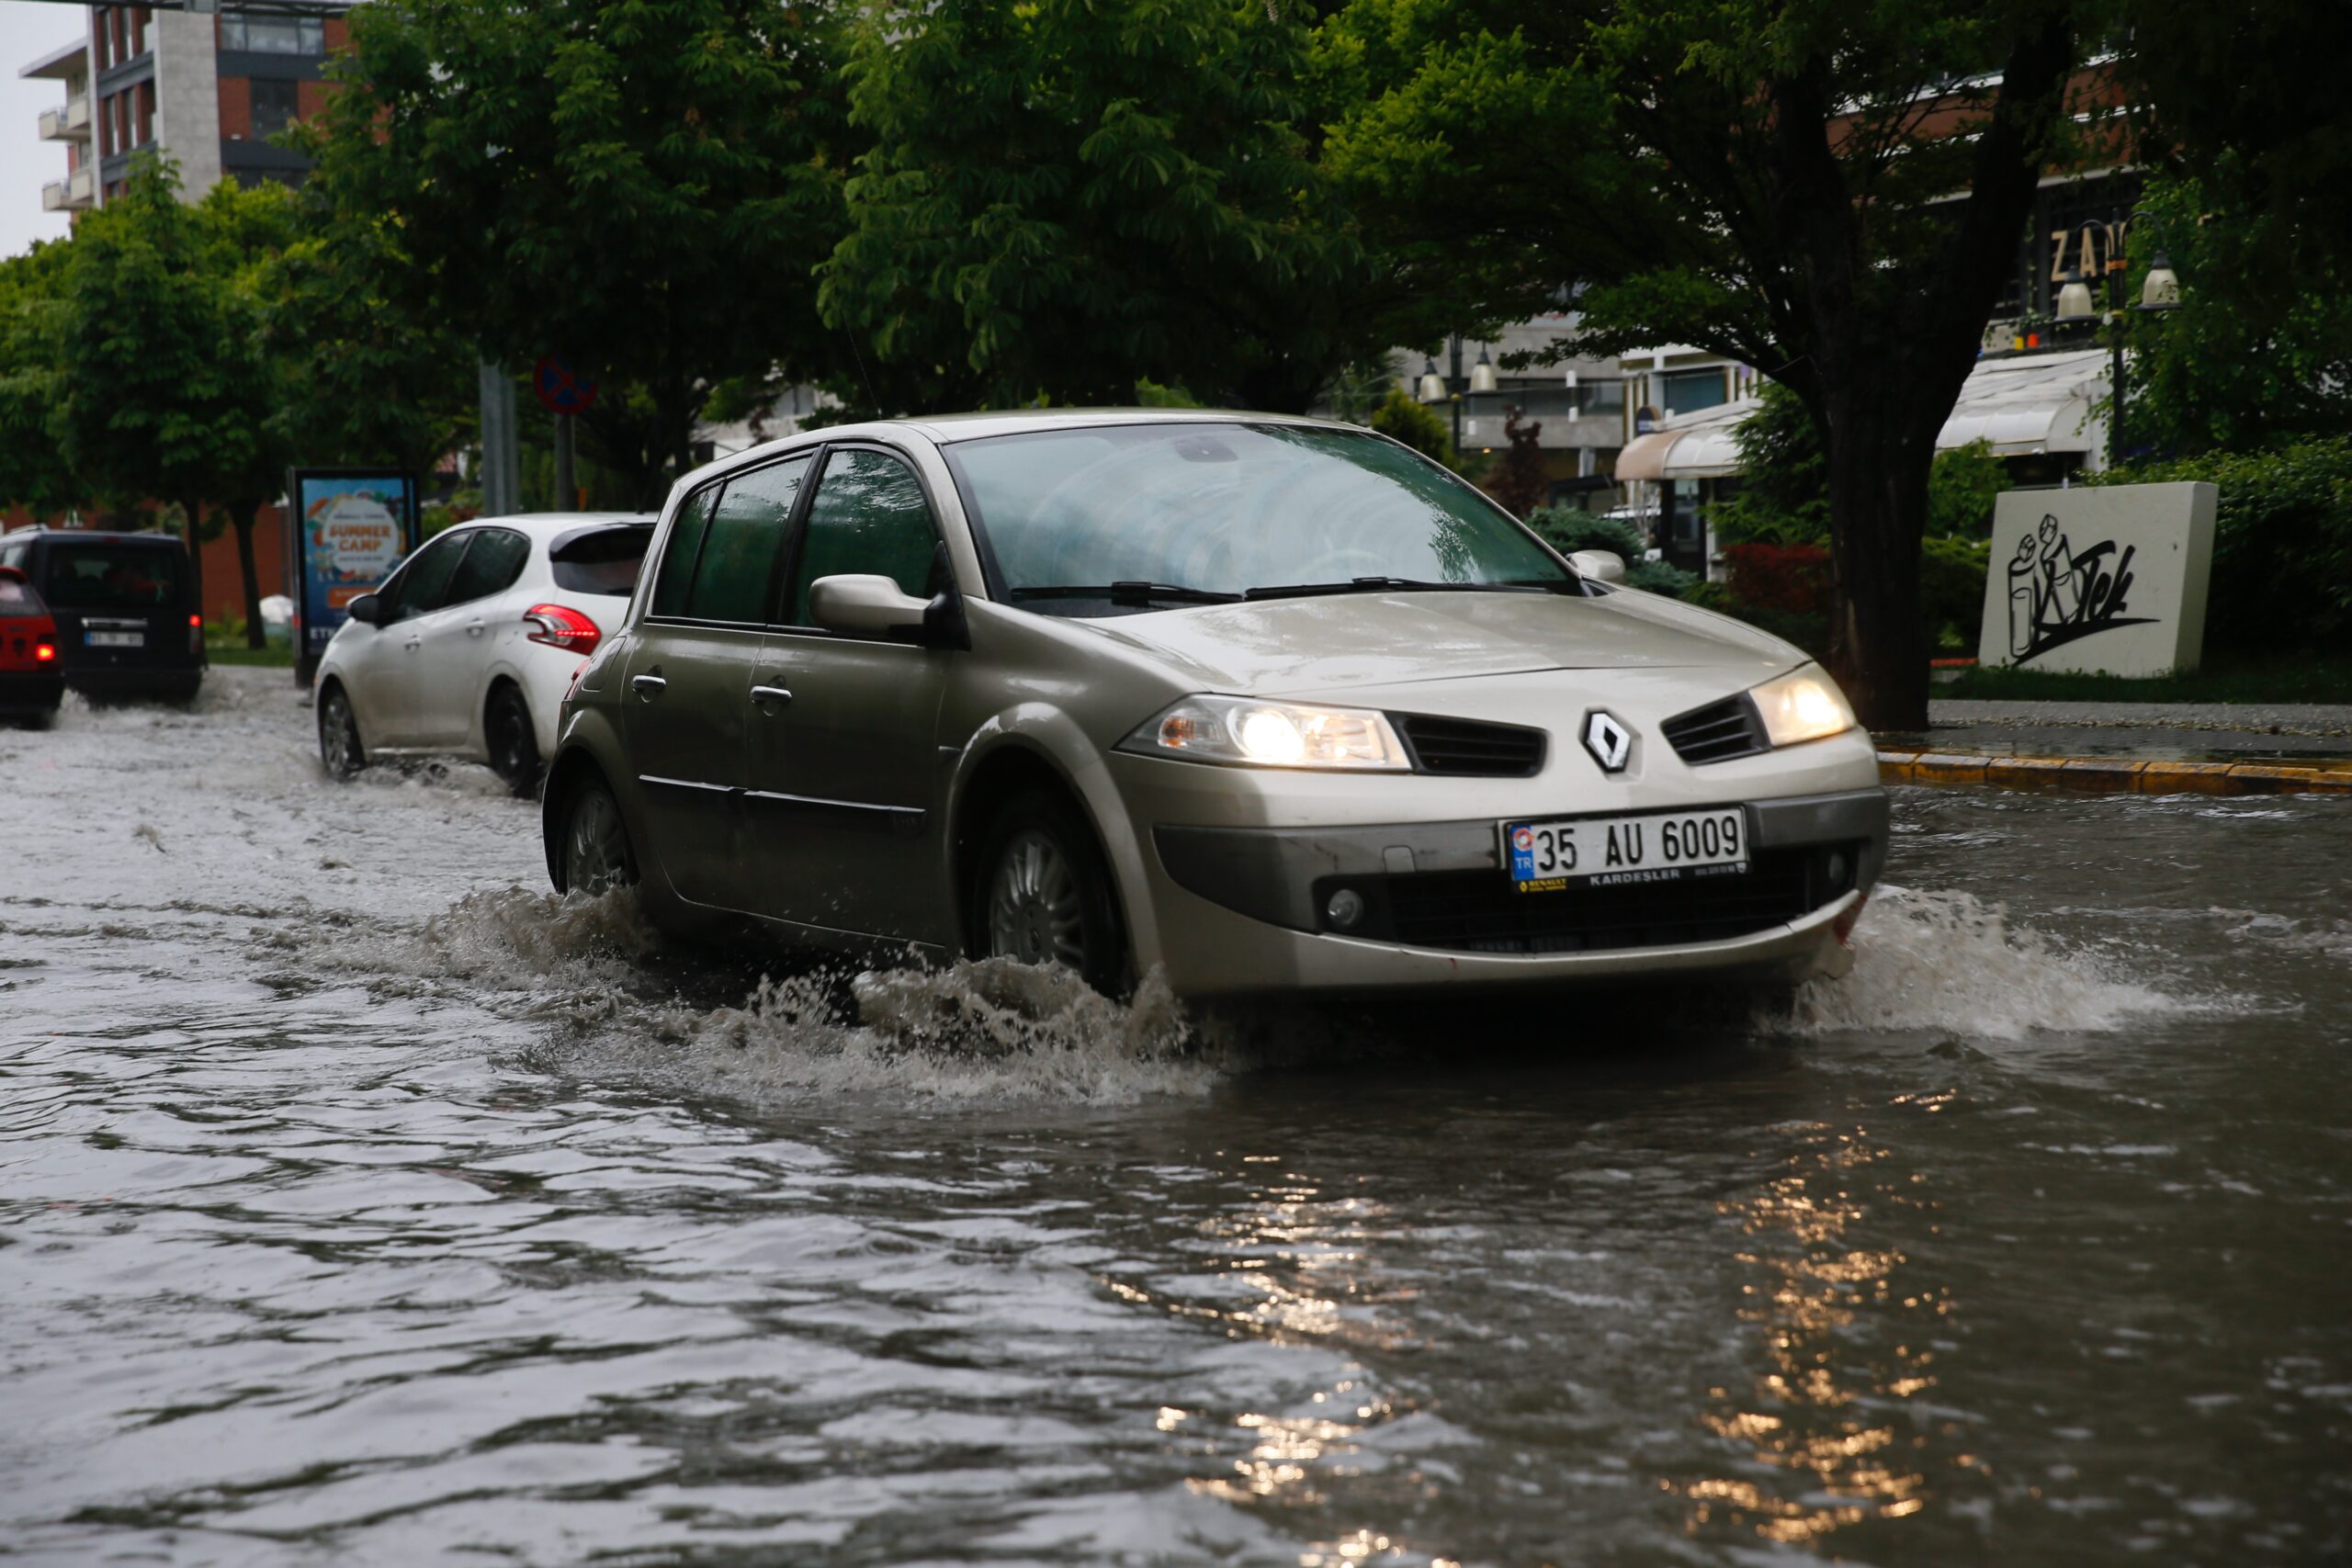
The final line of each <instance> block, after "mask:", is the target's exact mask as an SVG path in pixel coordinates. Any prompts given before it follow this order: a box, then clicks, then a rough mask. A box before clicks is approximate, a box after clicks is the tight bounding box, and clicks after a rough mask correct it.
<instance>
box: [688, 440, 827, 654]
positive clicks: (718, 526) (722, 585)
mask: <svg viewBox="0 0 2352 1568" xmlns="http://www.w3.org/2000/svg"><path fill="white" fill-rule="evenodd" d="M808 477H809V459H808V458H807V457H795V458H793V459H792V460H791V461H790V462H786V463H774V464H770V465H769V466H768V467H766V468H753V469H751V470H750V471H749V472H746V473H740V474H736V475H734V476H733V477H732V478H730V479H729V480H728V481H727V489H726V490H725V491H723V492H722V493H721V494H720V495H719V498H718V506H716V507H715V508H713V509H712V511H711V514H710V525H709V527H708V529H707V531H706V533H705V535H704V537H703V542H702V554H701V556H700V558H698V559H696V560H695V577H694V586H693V588H692V589H691V590H690V591H689V592H688V593H687V596H686V612H685V613H686V614H687V615H690V616H692V617H693V618H694V619H695V620H698V621H737V622H751V623H757V622H761V621H764V620H765V619H767V604H768V589H769V586H770V584H771V583H772V582H773V581H775V562H776V555H777V553H778V552H779V551H780V550H782V549H783V547H784V538H785V529H786V525H787V524H789V523H790V522H791V520H792V503H793V502H794V501H795V500H796V499H797V498H798V496H799V494H800V486H801V482H802V481H803V480H804V479H807V478H808Z"/></svg>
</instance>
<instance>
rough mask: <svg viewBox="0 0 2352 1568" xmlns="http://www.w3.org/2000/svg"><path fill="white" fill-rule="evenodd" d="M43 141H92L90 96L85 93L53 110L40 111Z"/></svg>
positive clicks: (69, 99)
mask: <svg viewBox="0 0 2352 1568" xmlns="http://www.w3.org/2000/svg"><path fill="white" fill-rule="evenodd" d="M40 139H41V140H42V141H88V140H89V139H90V96H89V95H88V94H87V93H84V94H82V95H80V96H76V97H71V98H68V99H66V100H65V102H64V103H63V104H62V105H60V106H59V107H56V108H53V109H43V110H41V111H40Z"/></svg>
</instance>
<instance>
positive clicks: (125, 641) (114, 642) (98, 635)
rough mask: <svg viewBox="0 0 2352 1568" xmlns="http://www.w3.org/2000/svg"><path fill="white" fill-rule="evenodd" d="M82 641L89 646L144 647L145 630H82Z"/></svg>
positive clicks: (145, 639) (145, 642)
mask: <svg viewBox="0 0 2352 1568" xmlns="http://www.w3.org/2000/svg"><path fill="white" fill-rule="evenodd" d="M82 640H83V642H84V643H85V645H87V646H88V647H91V648H144V647H146V646H147V634H146V633H145V632H84V633H83V634H82Z"/></svg>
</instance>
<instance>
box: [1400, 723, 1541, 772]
mask: <svg viewBox="0 0 2352 1568" xmlns="http://www.w3.org/2000/svg"><path fill="white" fill-rule="evenodd" d="M1397 728H1398V729H1400V730H1402V731H1403V732H1404V736H1405V744H1406V745H1408V746H1409V747H1411V748H1412V751H1413V763H1414V766H1415V767H1417V768H1419V770H1420V771H1421V772H1422V773H1451V774H1453V775H1455V776H1456V777H1463V778H1488V779H1529V778H1533V777H1534V776H1535V775H1536V773H1539V772H1540V771H1542V769H1543V766H1544V732H1543V731H1542V730H1540V729H1523V728H1520V727H1519V726H1517V725H1511V724H1479V723H1477V722H1476V721H1475V720H1472V719H1466V718H1436V717H1432V716H1430V715H1428V714H1400V715H1397Z"/></svg>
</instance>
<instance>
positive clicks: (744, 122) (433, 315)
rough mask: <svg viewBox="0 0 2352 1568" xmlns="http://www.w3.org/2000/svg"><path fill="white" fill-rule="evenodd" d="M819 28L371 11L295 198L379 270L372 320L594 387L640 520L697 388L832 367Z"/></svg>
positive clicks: (336, 70) (806, 17) (624, 5)
mask: <svg viewBox="0 0 2352 1568" xmlns="http://www.w3.org/2000/svg"><path fill="white" fill-rule="evenodd" d="M837 30H838V7H836V6H832V5H828V4H807V5H800V4H785V3H779V0H549V3H548V4H544V5H535V6H512V5H507V4H504V3H503V0H377V3H376V4H373V5H369V6H361V7H358V8H356V9H355V10H354V11H353V13H352V16H351V48H350V50H349V51H348V52H347V53H346V55H345V57H344V58H343V59H342V60H341V61H340V62H337V63H336V64H335V65H334V66H333V67H331V68H330V69H331V71H332V73H333V74H334V78H335V80H336V83H337V89H336V91H335V92H334V94H333V96H331V97H330V98H329V100H328V104H327V107H326V108H325V110H324V111H323V113H322V115H321V116H320V117H319V122H318V125H317V128H316V130H314V131H313V132H312V133H311V137H310V139H309V141H308V143H307V144H308V145H309V147H310V148H311V151H312V152H314V154H315V156H316V157H317V160H318V164H317V167H316V169H315V170H314V171H313V174H312V175H311V186H310V188H311V190H312V191H313V192H314V193H315V195H316V197H317V198H318V199H319V200H320V201H322V203H323V204H324V205H325V207H326V208H327V209H328V210H329V211H330V212H331V213H333V214H334V217H335V219H336V220H337V221H338V222H340V223H342V224H345V225H348V226H368V225H372V226H374V227H375V228H376V229H377V231H378V240H377V243H375V244H374V245H373V246H372V247H371V246H369V245H366V244H356V246H355V250H354V252H353V255H354V256H355V257H356V258H357V259H363V260H364V259H367V258H368V257H370V256H373V257H374V258H375V259H377V260H378V261H380V262H383V263H385V264H386V265H382V266H380V267H379V268H376V269H374V270H372V271H371V272H370V273H369V274H368V276H369V277H370V279H371V282H370V288H373V289H375V290H377V291H379V292H380V294H381V296H382V298H383V299H385V300H386V302H387V303H388V304H390V305H391V306H393V307H394V308H395V309H397V310H401V311H403V312H407V313H409V314H410V315H411V316H412V317H413V319H417V320H430V321H443V322H447V323H448V325H449V326H450V328H451V329H452V330H454V331H455V332H457V333H459V334H460V335H461V336H462V337H463V338H464V339H465V340H466V341H467V342H469V343H470V344H472V345H473V346H474V347H475V348H477V349H478V350H479V351H480V353H481V355H484V356H486V357H488V358H489V359H491V360H492V361H494V362H497V363H501V364H505V365H509V366H516V367H526V366H528V365H530V364H532V363H533V362H534V361H536V360H537V358H538V356H540V355H544V354H550V353H553V354H560V355H564V356H565V357H566V358H568V359H569V360H570V361H571V363H572V364H573V365H575V366H577V367H579V368H580V369H581V370H582V371H583V372H585V373H587V374H590V375H593V376H595V377H596V378H599V379H600V380H601V381H602V382H603V383H604V385H605V398H604V399H602V400H599V402H598V404H597V406H596V408H595V410H594V411H593V412H591V413H589V414H587V415H586V416H584V417H583V423H584V424H586V425H587V426H589V427H590V428H591V429H592V430H594V431H595V432H596V433H598V434H599V436H600V438H601V439H600V446H599V455H600V456H601V457H602V458H603V459H604V460H605V462H607V463H609V464H612V465H614V466H616V467H629V468H634V470H635V472H634V477H635V479H636V481H637V491H638V499H639V502H649V503H650V502H652V501H655V500H657V499H658V498H659V496H660V494H661V493H662V489H663V487H664V485H665V483H666V480H667V476H668V475H669V474H671V473H673V472H676V471H680V470H682V469H683V468H684V467H685V466H686V465H687V462H688V449H689V446H690V444H691V440H692V436H693V431H694V425H695V419H696V417H697V416H698V415H699V414H700V412H702V410H703V408H704V406H705V403H706V402H707V400H708V399H709V397H710V395H711V393H712V391H713V389H715V388H716V387H718V385H720V384H721V383H723V382H727V381H729V380H736V379H741V378H765V377H770V376H773V375H775V374H777V373H778V371H779V368H780V367H781V369H782V370H784V371H785V372H787V373H790V374H793V375H799V376H807V377H810V378H816V377H820V376H822V375H825V374H828V373H830V367H831V365H832V363H833V356H834V355H835V354H836V352H837V349H838V339H837V338H835V337H834V336H832V335H831V334H828V333H824V332H823V331H822V329H821V327H820V323H819V321H818V320H817V316H816V312H815V310H813V309H812V303H813V293H814V288H815V285H814V282H813V280H812V276H811V274H812V269H813V268H814V267H815V266H816V265H817V264H818V263H819V262H820V261H821V260H823V259H824V257H826V256H827V255H828V254H831V250H832V247H833V244H834V242H835V241H836V240H837V239H838V238H839V236H840V234H841V231H842V208H841V179H842V171H843V169H844V166H845V159H846V154H847V152H849V151H850V149H849V147H848V145H847V143H846V141H845V137H846V134H847V132H846V127H845V124H844V119H843V104H842V94H841V90H840V86H839V80H838V74H837V69H836V67H837V63H838V49H837V44H836V34H837ZM337 270H338V271H340V267H338V268H337Z"/></svg>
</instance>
